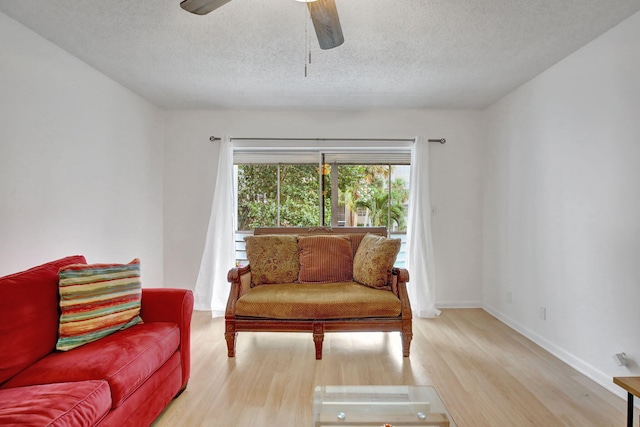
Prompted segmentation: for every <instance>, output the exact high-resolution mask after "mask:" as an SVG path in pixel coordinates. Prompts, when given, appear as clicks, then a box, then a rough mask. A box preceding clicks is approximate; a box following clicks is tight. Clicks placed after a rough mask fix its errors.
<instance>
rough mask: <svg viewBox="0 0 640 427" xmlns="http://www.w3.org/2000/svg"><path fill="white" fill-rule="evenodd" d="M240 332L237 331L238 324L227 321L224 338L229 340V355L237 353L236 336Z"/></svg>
mask: <svg viewBox="0 0 640 427" xmlns="http://www.w3.org/2000/svg"><path fill="white" fill-rule="evenodd" d="M237 336H238V333H237V332H236V325H235V324H233V323H231V322H227V324H226V330H225V333H224V339H225V340H227V356H228V357H234V356H235V355H236V337H237Z"/></svg>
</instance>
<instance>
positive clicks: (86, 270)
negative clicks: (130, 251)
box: [56, 258, 142, 351]
mask: <svg viewBox="0 0 640 427" xmlns="http://www.w3.org/2000/svg"><path fill="white" fill-rule="evenodd" d="M58 274H59V277H60V310H61V312H62V313H61V315H60V328H59V335H58V342H57V344H56V349H57V350H63V351H67V350H71V349H72V348H76V347H79V346H81V345H84V344H86V343H89V342H92V341H96V340H99V339H100V338H103V337H105V336H107V335H109V334H112V333H114V332H116V331H118V330H121V329H126V328H129V327H131V326H133V325H135V324H136V323H139V322H141V321H142V319H141V318H140V299H141V296H142V286H141V284H140V260H139V259H137V258H136V259H134V260H133V261H131V262H130V263H129V264H74V265H69V266H66V267H63V268H61V269H60V272H59V273H58Z"/></svg>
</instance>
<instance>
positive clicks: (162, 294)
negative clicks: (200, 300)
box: [140, 288, 193, 387]
mask: <svg viewBox="0 0 640 427" xmlns="http://www.w3.org/2000/svg"><path fill="white" fill-rule="evenodd" d="M192 315H193V292H191V291H190V290H187V289H172V288H142V302H141V308H140V317H142V320H143V321H144V322H147V323H148V322H171V323H175V324H176V325H178V327H179V328H180V347H179V348H180V357H181V359H182V387H185V386H186V385H187V381H189V376H190V374H191V317H192Z"/></svg>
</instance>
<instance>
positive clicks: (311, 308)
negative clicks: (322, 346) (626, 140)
mask: <svg viewBox="0 0 640 427" xmlns="http://www.w3.org/2000/svg"><path fill="white" fill-rule="evenodd" d="M401 309H402V304H401V302H400V300H399V299H398V297H396V296H395V295H394V294H393V293H392V292H389V291H381V290H378V289H372V288H369V287H367V286H363V285H361V284H359V283H355V282H339V283H323V284H318V283H287V284H276V285H270V286H257V287H255V288H253V289H250V290H249V291H248V292H247V293H245V294H244V295H243V296H241V297H240V298H239V299H238V301H237V302H236V312H235V314H236V316H247V317H263V318H270V319H343V318H367V317H398V316H399V315H400V312H401Z"/></svg>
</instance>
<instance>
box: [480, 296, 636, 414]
mask: <svg viewBox="0 0 640 427" xmlns="http://www.w3.org/2000/svg"><path fill="white" fill-rule="evenodd" d="M482 308H483V309H484V310H485V311H487V312H488V313H489V314H491V315H492V316H494V317H495V318H496V319H498V320H500V321H501V322H502V323H504V324H505V325H507V326H509V327H510V328H511V329H513V330H515V331H516V332H518V333H519V334H521V335H523V336H525V337H526V338H529V339H530V340H531V341H533V342H534V343H536V344H537V345H539V346H540V347H542V348H543V349H545V350H547V351H548V352H549V353H551V354H553V355H554V356H555V357H557V358H558V359H560V360H562V361H563V362H564V363H566V364H567V365H569V366H571V367H572V368H573V369H575V370H576V371H578V372H580V373H581V374H583V375H584V376H586V377H587V378H589V379H590V380H592V381H595V382H596V383H597V384H599V385H601V386H602V387H604V388H605V389H607V390H609V391H610V392H611V393H613V394H615V395H616V396H619V397H620V398H622V399H623V400H625V401H626V400H627V392H626V391H624V390H623V389H622V388H620V387H618V386H617V385H615V384H614V383H613V378H612V377H611V376H610V375H607V374H605V373H604V372H602V371H600V370H599V369H596V368H595V367H593V366H591V365H590V364H588V363H586V362H585V361H584V360H582V359H580V358H578V357H576V356H575V355H573V354H571V353H569V352H568V351H566V350H564V349H563V348H561V347H558V346H557V345H555V344H554V343H552V342H550V341H549V340H547V339H546V338H544V337H542V336H540V335H539V334H537V333H535V332H533V331H532V330H531V329H529V328H527V327H526V326H524V325H523V324H522V323H520V322H517V321H515V320H514V319H512V318H510V317H509V316H507V315H505V314H504V313H501V312H500V311H498V310H496V309H495V308H493V307H491V306H489V305H486V304H483V305H482ZM636 407H637V408H640V406H638V403H637V402H636Z"/></svg>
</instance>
